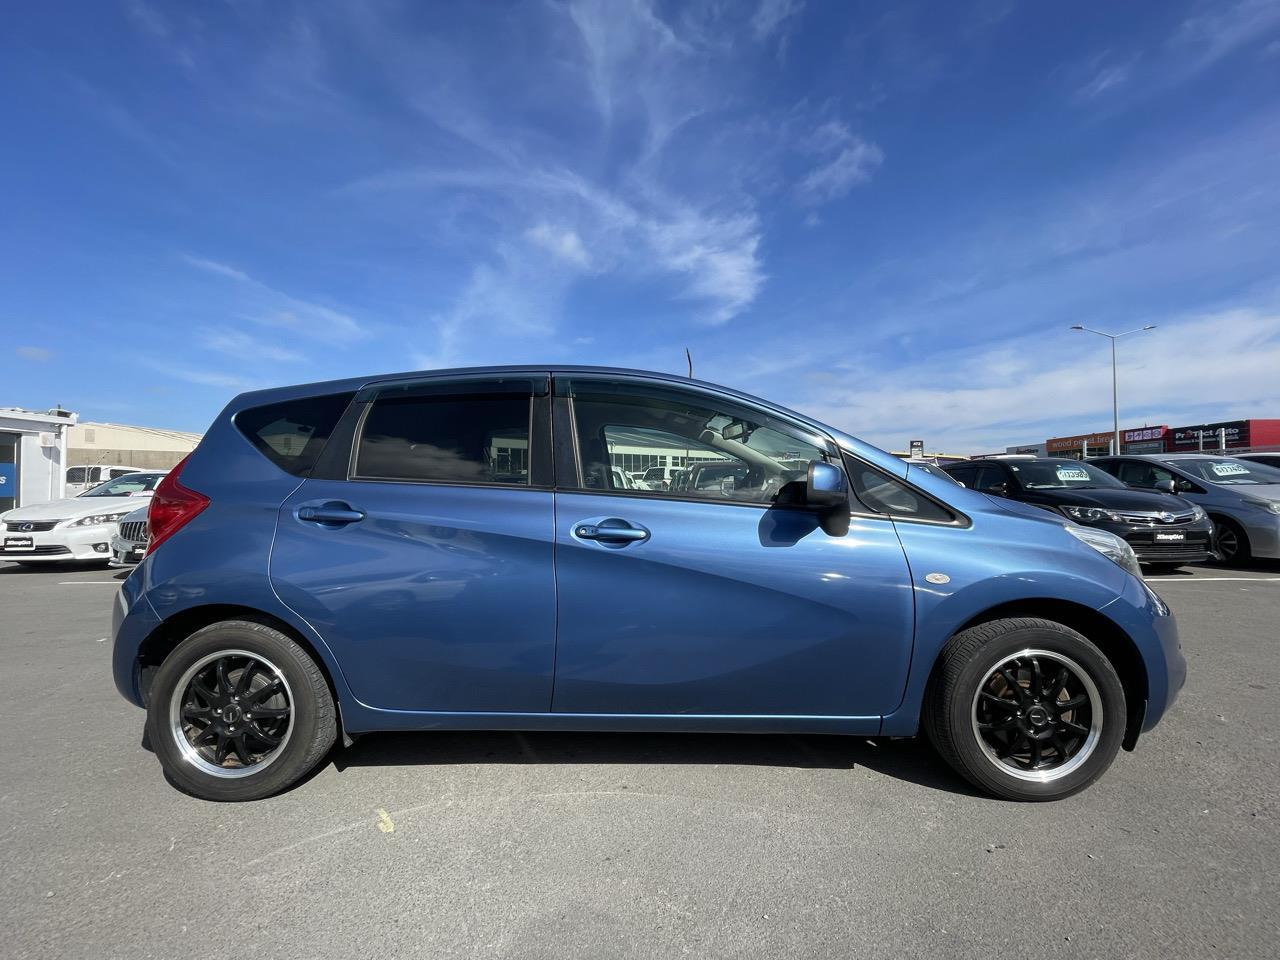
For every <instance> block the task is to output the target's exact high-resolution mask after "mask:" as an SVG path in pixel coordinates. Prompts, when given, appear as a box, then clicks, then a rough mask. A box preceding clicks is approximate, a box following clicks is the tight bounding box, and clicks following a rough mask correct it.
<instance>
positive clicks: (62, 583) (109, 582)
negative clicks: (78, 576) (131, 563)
mask: <svg viewBox="0 0 1280 960" xmlns="http://www.w3.org/2000/svg"><path fill="white" fill-rule="evenodd" d="M73 583H101V584H105V585H107V586H116V587H118V586H120V581H119V580H59V581H58V586H60V587H67V586H70V585H71V584H73Z"/></svg>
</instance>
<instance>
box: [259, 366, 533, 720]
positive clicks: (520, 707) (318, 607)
mask: <svg viewBox="0 0 1280 960" xmlns="http://www.w3.org/2000/svg"><path fill="white" fill-rule="evenodd" d="M549 409H550V399H549V396H548V378H547V377H545V376H536V375H533V376H531V375H527V374H526V375H523V376H503V377H486V378H475V377H470V378H462V379H459V378H457V377H451V378H449V377H447V378H435V379H431V380H425V381H415V382H411V383H406V382H394V383H387V384H382V385H375V386H373V387H370V388H367V389H365V390H363V391H361V393H360V394H358V395H357V397H356V400H355V402H354V403H353V404H352V406H351V408H350V409H349V410H348V411H347V414H346V415H345V416H344V422H343V424H340V425H339V428H338V430H336V431H335V434H334V438H333V440H331V441H330V445H329V448H326V450H325V453H324V455H323V457H322V459H321V463H320V464H318V465H317V467H316V470H315V471H313V473H312V475H311V477H310V478H309V479H307V480H306V481H304V482H303V483H302V484H301V485H300V486H299V487H298V489H297V490H296V491H295V492H294V493H293V494H292V495H291V496H290V497H289V498H288V500H286V501H285V503H284V505H283V507H282V509H281V511H280V519H279V530H278V533H277V536H276V542H275V547H274V549H273V553H272V559H271V579H272V583H273V585H274V586H275V588H276V590H277V592H278V593H279V595H280V597H281V598H282V599H283V600H284V602H285V603H286V604H288V605H289V606H290V607H291V608H292V609H294V610H295V611H296V612H297V613H299V614H300V615H302V616H303V617H305V618H306V619H307V621H308V622H309V623H311V625H312V626H313V627H315V629H316V630H317V631H318V632H319V633H320V634H321V635H322V636H323V637H324V638H325V640H326V641H327V642H328V643H329V645H330V646H331V647H332V648H333V649H334V651H335V653H336V654H337V656H338V658H339V659H340V660H341V662H342V667H343V673H344V675H345V676H346V679H347V681H348V682H349V684H350V686H351V688H352V691H353V692H354V693H355V695H356V697H357V698H358V699H360V700H361V701H362V702H363V703H365V704H368V705H370V706H373V707H379V708H385V709H394V710H414V711H514V712H545V711H547V710H548V709H550V703H551V683H552V664H553V661H554V656H555V616H556V610H555V576H554V570H553V566H552V563H553V552H552V551H553V537H554V524H553V502H552V493H551V476H550V447H549V429H550V425H549Z"/></svg>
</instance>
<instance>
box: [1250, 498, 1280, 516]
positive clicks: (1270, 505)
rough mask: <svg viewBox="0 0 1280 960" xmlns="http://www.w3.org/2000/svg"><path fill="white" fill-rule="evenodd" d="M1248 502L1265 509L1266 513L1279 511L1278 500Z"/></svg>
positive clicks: (1279, 501)
mask: <svg viewBox="0 0 1280 960" xmlns="http://www.w3.org/2000/svg"><path fill="white" fill-rule="evenodd" d="M1248 502H1249V503H1251V504H1253V505H1254V506H1255V507H1258V508H1259V509H1260V510H1266V511H1267V512H1268V513H1280V500H1250V501H1248Z"/></svg>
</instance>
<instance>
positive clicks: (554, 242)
mask: <svg viewBox="0 0 1280 960" xmlns="http://www.w3.org/2000/svg"><path fill="white" fill-rule="evenodd" d="M524 235H525V237H526V238H527V239H528V240H529V242H530V243H532V244H534V245H535V246H538V247H541V248H542V249H543V250H546V251H547V252H548V253H550V254H551V255H552V256H554V257H556V258H557V259H559V260H563V261H564V262H565V263H568V264H570V265H571V266H575V267H578V268H580V269H583V270H585V269H587V268H588V267H589V266H590V265H591V258H590V257H589V256H588V255H587V249H586V247H584V246H583V245H582V238H581V237H579V236H578V234H577V232H576V231H574V230H572V229H570V228H567V227H553V226H551V224H549V223H540V224H538V225H537V226H536V227H530V228H529V229H528V230H526V231H525V234H524Z"/></svg>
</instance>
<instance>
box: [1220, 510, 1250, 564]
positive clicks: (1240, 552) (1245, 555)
mask: <svg viewBox="0 0 1280 960" xmlns="http://www.w3.org/2000/svg"><path fill="white" fill-rule="evenodd" d="M1213 527H1214V537H1213V541H1214V546H1215V547H1216V548H1217V550H1218V556H1220V557H1221V558H1222V562H1223V563H1244V562H1245V561H1246V560H1248V559H1249V556H1250V550H1249V537H1248V536H1247V535H1246V534H1245V532H1244V530H1243V529H1242V528H1241V526H1240V525H1239V524H1238V523H1236V522H1235V521H1234V520H1228V519H1227V518H1226V517H1214V518H1213Z"/></svg>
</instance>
